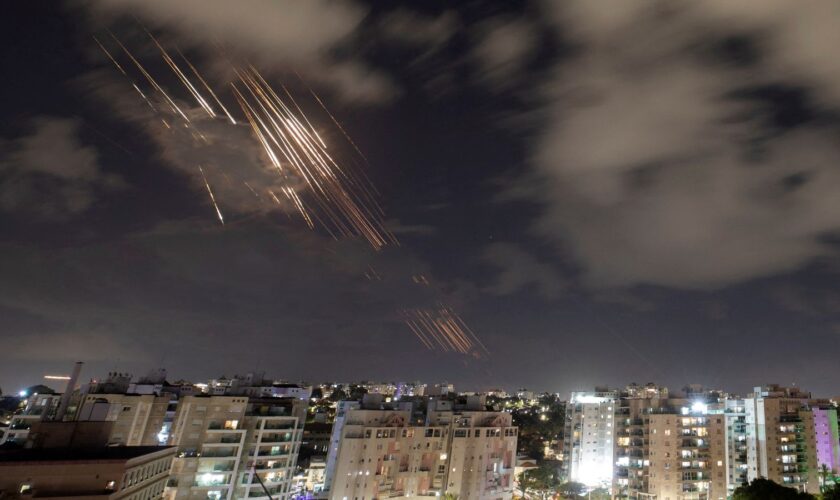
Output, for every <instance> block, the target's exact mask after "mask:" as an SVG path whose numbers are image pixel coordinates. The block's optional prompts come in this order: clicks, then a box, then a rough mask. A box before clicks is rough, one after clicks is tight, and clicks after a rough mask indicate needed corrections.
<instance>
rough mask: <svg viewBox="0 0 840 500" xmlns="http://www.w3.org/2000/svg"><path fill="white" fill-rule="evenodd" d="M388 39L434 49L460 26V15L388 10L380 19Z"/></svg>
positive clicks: (451, 12) (445, 12)
mask: <svg viewBox="0 0 840 500" xmlns="http://www.w3.org/2000/svg"><path fill="white" fill-rule="evenodd" d="M379 24H380V27H381V30H382V33H383V35H384V36H385V38H386V39H387V40H393V41H395V42H398V43H402V44H407V45H412V46H416V47H421V48H425V49H427V50H430V51H434V50H436V49H438V48H440V47H441V46H442V45H443V44H445V43H446V42H448V41H449V39H450V38H452V36H453V35H455V33H456V31H457V30H458V28H459V27H460V26H459V25H460V22H459V19H458V15H457V14H456V13H455V12H453V11H444V12H442V13H441V14H440V15H438V16H436V17H431V16H425V15H423V14H420V13H418V12H414V11H411V10H408V9H396V10H393V11H391V12H388V13H387V14H385V15H384V16H382V17H381V18H380V20H379Z"/></svg>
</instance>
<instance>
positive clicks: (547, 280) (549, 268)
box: [482, 243, 568, 299]
mask: <svg viewBox="0 0 840 500" xmlns="http://www.w3.org/2000/svg"><path fill="white" fill-rule="evenodd" d="M482 258H483V260H484V261H485V262H486V263H487V264H488V265H490V266H491V267H492V268H494V271H495V272H496V273H497V274H496V276H495V278H494V280H493V282H492V284H490V285H489V286H487V287H486V288H485V290H486V291H488V292H490V293H493V294H497V295H510V294H513V293H516V292H519V291H522V290H523V289H527V288H530V287H533V288H534V289H535V290H536V291H537V293H539V294H540V295H541V296H542V297H543V298H546V299H556V298H557V297H558V296H559V295H560V294H561V293H562V292H563V291H564V290H565V289H566V287H567V285H568V283H567V281H568V280H566V279H565V278H564V277H563V276H562V274H561V273H560V271H559V270H558V269H557V268H556V267H555V266H554V265H553V264H551V263H549V262H543V261H540V260H539V259H537V258H536V257H534V256H533V255H531V254H530V253H528V251H527V250H525V249H524V248H522V247H521V246H520V245H517V244H515V243H493V244H492V245H490V246H488V247H487V248H486V249H485V251H484V255H483V256H482Z"/></svg>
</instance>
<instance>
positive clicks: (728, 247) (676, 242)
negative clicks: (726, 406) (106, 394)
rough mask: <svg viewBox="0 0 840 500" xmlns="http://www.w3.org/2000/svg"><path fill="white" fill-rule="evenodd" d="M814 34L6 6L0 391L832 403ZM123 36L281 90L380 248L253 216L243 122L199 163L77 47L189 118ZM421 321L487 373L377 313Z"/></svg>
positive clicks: (826, 128)
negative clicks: (696, 390) (800, 393)
mask: <svg viewBox="0 0 840 500" xmlns="http://www.w3.org/2000/svg"><path fill="white" fill-rule="evenodd" d="M838 23H840V4H838V3H837V2H835V1H833V0H825V1H816V2H813V3H809V5H808V8H801V7H800V5H799V4H798V3H796V2H788V1H784V0H762V1H743V2H730V1H728V0H702V1H694V2H682V1H668V2H665V1H663V2H656V1H654V2H623V1H609V2H589V1H585V0H573V1H568V2H475V1H469V2H463V3H460V5H456V3H453V2H404V3H391V2H373V1H371V2H364V1H362V0H353V1H350V0H344V1H335V0H334V1H328V0H310V1H307V2H292V1H289V2H286V1H269V0H261V1H257V0H254V1H252V2H224V1H221V0H211V1H208V0H179V1H177V2H167V1H163V0H154V1H149V0H111V1H102V2H99V1H90V2H66V3H60V2H25V1H19V2H13V3H11V4H8V5H6V6H5V9H4V14H3V15H2V16H0V36H2V37H3V44H2V49H0V62H2V68H3V78H2V80H0V82H2V83H0V85H2V93H0V96H2V100H0V102H2V108H0V110H2V118H3V119H2V120H0V340H2V345H3V348H2V350H0V387H2V389H3V390H4V391H5V392H7V393H10V392H14V391H17V390H18V389H20V388H21V387H25V386H27V385H32V384H35V383H40V382H42V381H43V380H42V378H41V377H42V376H43V375H44V374H46V373H54V374H63V373H66V372H69V371H70V369H71V364H72V362H74V361H77V360H82V361H85V362H86V363H87V364H86V367H85V371H84V373H83V376H84V377H96V376H102V375H104V374H105V373H106V372H108V371H111V370H120V371H128V372H131V373H134V374H138V375H139V374H143V373H145V372H147V371H150V370H152V369H155V368H158V367H165V368H166V369H168V371H169V373H170V378H171V379H177V378H186V379H193V380H196V381H198V380H203V379H207V378H210V377H216V376H220V375H223V374H224V375H227V376H231V375H233V374H235V373H245V372H248V371H255V370H259V371H265V372H266V373H267V374H269V375H271V376H274V377H277V378H284V379H287V380H308V381H322V380H341V381H356V380H364V379H373V380H423V381H426V382H438V381H444V380H446V381H450V382H453V383H455V384H456V386H457V387H459V388H463V389H489V388H493V387H504V388H508V389H514V388H518V387H528V388H531V389H535V390H540V391H542V390H545V391H559V392H568V391H571V390H575V389H588V388H591V387H592V386H594V385H596V384H599V385H624V384H626V383H629V382H633V381H635V382H638V383H646V382H650V381H652V382H657V383H661V384H665V385H668V386H670V387H672V388H674V389H677V388H679V387H682V386H683V385H685V384H689V383H699V384H703V385H705V386H707V387H712V388H722V389H725V390H729V391H733V392H746V391H747V390H748V389H749V388H751V387H753V386H756V385H762V384H766V383H781V384H796V385H797V386H801V387H803V388H806V389H809V390H811V391H813V392H814V393H815V394H818V395H824V396H834V395H836V394H838V393H840V389H838V387H837V384H836V382H837V380H838V376H840V363H838V359H839V358H840V356H838V355H839V354H840V348H838V346H840V286H838V277H840V252H838V250H839V249H838V241H840V240H838V230H840V58H838V57H837V56H836V50H837V47H840V29H837V26H838ZM143 26H145V27H147V28H148V29H149V30H150V31H151V32H152V33H154V34H155V36H157V37H158V38H159V40H160V41H161V43H162V45H164V46H165V47H167V48H168V49H170V50H175V48H176V47H177V48H179V49H180V50H182V51H184V53H185V55H187V56H188V57H189V58H190V60H191V61H193V62H194V64H195V65H196V66H197V67H199V68H200V69H201V71H202V72H203V73H204V75H205V76H206V77H207V79H208V80H209V81H210V82H212V86H214V87H215V88H216V90H218V91H219V93H220V98H221V99H222V101H223V102H224V103H225V104H226V105H227V106H230V108H231V109H232V110H235V109H236V101H235V100H234V98H233V97H232V95H231V93H230V92H229V91H227V90H225V89H226V88H228V87H227V83H228V82H229V80H230V78H231V71H230V69H229V66H230V62H229V61H231V60H232V61H236V62H237V63H238V64H245V63H252V64H253V65H254V66H255V67H257V68H259V70H260V71H261V72H262V73H263V75H264V76H265V77H266V80H268V81H269V83H270V84H271V85H273V86H275V87H277V88H279V86H280V85H281V84H282V85H286V86H287V87H288V89H289V91H290V92H291V93H292V94H293V95H294V96H295V98H296V99H297V100H298V102H299V103H300V105H301V107H302V108H303V110H304V112H305V113H306V115H307V117H308V118H309V119H310V120H312V122H313V126H314V128H316V129H318V130H319V131H320V133H321V134H323V136H324V139H325V141H326V142H327V143H328V144H329V148H330V151H331V152H332V154H334V155H335V157H336V158H337V159H338V160H339V162H340V163H342V164H348V165H355V166H354V168H357V167H358V168H361V169H363V170H364V172H365V173H366V174H367V176H368V177H369V178H370V180H371V182H372V183H373V185H375V186H376V188H377V189H378V191H379V203H380V205H381V206H382V208H383V209H384V211H385V213H386V221H387V222H386V223H387V226H388V228H389V229H390V230H391V231H393V233H394V234H395V235H396V237H397V238H398V239H399V241H400V245H399V246H398V247H396V246H393V245H391V246H388V247H386V248H384V249H383V250H381V251H378V252H377V251H374V250H373V249H371V248H370V246H369V245H367V244H366V243H365V242H364V241H362V240H360V239H358V238H355V239H354V238H339V239H338V240H335V239H333V238H331V237H330V235H329V234H328V233H327V232H326V231H324V230H323V229H322V228H316V229H315V230H310V229H309V228H307V227H306V225H305V224H304V223H303V222H302V221H301V220H300V218H295V217H289V216H287V215H286V214H285V213H284V212H283V211H281V210H277V209H272V208H267V207H266V206H265V205H255V202H253V200H251V199H250V198H247V196H248V195H247V193H246V192H245V191H243V190H242V189H241V184H242V183H241V182H239V181H241V180H243V179H245V178H246V177H245V176H246V175H247V174H246V173H247V172H252V171H259V169H261V168H263V167H262V164H263V163H264V162H265V158H264V157H262V156H260V155H259V154H257V153H253V151H255V150H254V148H255V147H256V146H255V142H254V138H253V136H252V135H251V132H250V130H249V129H248V128H247V126H246V125H240V126H224V127H223V126H222V124H220V123H218V122H212V123H211V122H208V123H207V125H206V127H207V130H208V133H212V134H214V137H215V138H216V142H215V143H214V145H213V146H212V147H206V148H198V147H196V146H195V144H194V143H193V141H190V140H186V139H185V137H186V136H185V135H183V134H182V135H177V134H175V133H168V132H166V131H165V130H164V129H163V128H162V126H161V123H160V118H159V117H157V118H154V117H153V118H150V113H149V112H148V111H146V110H145V109H144V108H143V106H144V105H145V104H144V102H143V101H142V100H141V99H140V98H139V97H138V95H137V93H136V92H135V91H134V90H133V89H132V88H131V86H130V83H129V82H128V80H127V79H125V78H123V77H122V75H120V73H119V72H118V71H117V70H116V69H115V67H114V66H113V65H112V64H111V63H110V61H108V60H107V59H106V57H105V56H104V55H103V53H102V52H101V51H100V50H99V48H98V47H97V45H96V42H95V41H94V38H93V37H94V36H96V37H97V38H98V39H100V40H103V41H104V42H107V43H108V47H109V48H110V49H112V50H113V49H115V47H116V45H115V43H114V42H113V40H112V39H111V38H109V36H110V35H109V34H108V32H109V30H110V31H111V32H113V33H114V34H115V35H116V36H117V37H119V38H120V39H121V40H123V41H124V42H125V43H126V45H127V46H130V48H131V50H132V51H134V52H135V53H136V54H137V56H138V59H140V60H141V61H142V62H143V64H148V66H149V69H150V71H151V72H152V73H154V75H155V77H156V78H159V80H160V83H161V85H162V86H163V87H164V88H165V89H166V90H167V91H168V92H171V94H172V95H173V97H174V98H175V99H176V100H177V102H179V103H181V104H182V105H183V106H185V107H195V102H194V101H191V100H190V96H189V94H188V93H187V92H186V91H185V89H184V87H183V86H182V85H181V84H180V83H179V82H178V81H177V80H176V79H175V77H174V76H173V74H172V72H171V71H169V70H168V68H166V67H165V66H164V65H163V63H162V62H161V59H160V55H159V52H156V50H157V49H155V47H154V46H153V44H152V43H151V42H150V39H149V37H148V36H147V35H146V34H145V33H144V32H143V29H142V27H143ZM120 61H121V63H122V64H124V65H126V69H134V68H131V67H129V66H128V64H130V62H128V60H127V59H125V56H124V55H123V56H122V59H120ZM298 75H299V76H298ZM132 77H133V78H134V80H135V81H136V82H137V83H138V85H140V84H142V85H146V86H145V87H143V89H144V91H146V92H148V93H149V95H150V97H152V98H153V99H158V100H159V99H160V97H159V96H157V95H155V94H154V92H153V90H152V89H150V88H148V85H147V84H146V82H145V81H144V80H142V79H141V78H140V77H138V74H137V72H136V71H135V72H134V73H132ZM308 86H311V88H312V89H313V90H315V92H316V93H317V94H318V95H319V96H320V97H321V98H322V99H323V101H324V103H325V104H326V105H327V107H328V108H329V110H330V111H331V112H332V113H333V115H334V116H335V118H336V119H337V120H338V121H339V122H340V123H341V124H342V125H343V127H344V129H345V130H346V132H347V133H348V134H349V136H350V137H352V140H353V141H354V142H355V143H356V144H357V145H358V147H359V149H360V150H361V151H362V152H363V153H364V155H365V156H366V158H367V165H365V163H364V161H363V160H362V159H361V157H360V156H359V155H358V154H357V153H356V152H355V151H354V149H353V148H352V147H351V145H350V143H349V142H347V141H346V139H344V136H343V135H342V134H341V132H340V131H339V130H338V129H337V127H336V126H335V125H334V124H333V122H332V121H331V119H330V117H329V115H327V114H326V113H325V112H324V111H323V110H322V109H321V108H320V106H319V105H318V104H317V102H316V101H315V100H314V99H313V98H312V96H311V94H310V93H309V90H308ZM156 102H157V101H156ZM158 104H161V103H160V102H158ZM241 114H242V113H241V112H239V113H238V115H239V116H241ZM199 163H202V164H204V165H205V166H207V169H208V172H209V182H210V184H211V185H214V186H215V188H216V197H217V200H218V203H219V207H220V210H221V211H222V212H223V213H224V216H225V224H224V225H222V224H220V222H219V221H218V220H217V218H216V213H215V210H214V208H213V206H212V204H211V202H210V199H209V197H208V193H207V191H206V189H205V185H204V183H203V180H202V178H201V177H200V175H199V171H198V170H197V168H196V167H197V165H198V164H199ZM253 182H257V183H259V182H260V179H257V180H255V181H253ZM257 187H258V188H259V186H257ZM243 193H245V194H243ZM246 198H247V199H248V200H250V201H246ZM370 268H373V269H375V271H376V273H377V275H378V276H379V277H380V278H381V280H380V279H374V280H371V279H368V278H366V277H365V274H366V272H368V270H369V269H370ZM420 274H422V275H423V276H426V277H428V280H429V281H430V286H428V287H426V286H421V285H418V284H416V283H414V282H413V281H412V276H416V275H420ZM437 303H442V304H446V305H447V306H449V307H451V308H452V309H453V310H456V311H457V312H458V313H459V314H460V316H461V317H462V318H463V319H464V321H465V322H466V323H467V324H468V325H469V326H470V327H471V328H472V329H473V330H474V331H475V333H476V335H477V336H478V338H479V339H480V340H481V341H482V342H483V343H484V344H485V345H486V347H487V349H488V350H489V351H490V353H491V354H490V355H489V356H483V357H480V358H476V357H474V356H470V355H464V354H459V353H452V352H450V353H445V352H441V350H440V349H438V350H428V349H426V348H425V347H424V346H423V344H421V343H420V341H419V340H418V339H417V338H416V337H415V336H414V335H413V334H412V332H411V331H410V330H409V329H408V328H407V327H406V326H405V325H404V324H403V323H402V317H401V316H400V314H399V313H398V311H401V310H403V309H407V308H418V307H429V306H430V305H433V304H437Z"/></svg>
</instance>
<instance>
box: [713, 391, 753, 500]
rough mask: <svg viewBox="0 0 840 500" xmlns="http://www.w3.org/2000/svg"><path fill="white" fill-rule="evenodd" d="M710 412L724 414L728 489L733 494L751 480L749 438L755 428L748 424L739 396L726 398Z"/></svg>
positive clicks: (728, 493) (725, 462)
mask: <svg viewBox="0 0 840 500" xmlns="http://www.w3.org/2000/svg"><path fill="white" fill-rule="evenodd" d="M709 412H710V413H712V414H715V415H722V416H723V419H724V422H725V424H726V433H725V438H726V443H725V445H726V458H725V460H724V465H725V467H726V472H725V473H726V489H727V495H731V494H732V493H733V492H734V491H735V490H736V489H737V488H738V487H740V486H743V485H745V484H747V483H748V482H749V477H748V474H747V469H748V468H749V464H748V462H747V438H748V436H750V435H752V434H753V433H754V429H752V428H751V427H750V426H748V425H747V414H746V409H745V407H744V400H743V399H739V398H731V399H726V400H724V401H723V402H722V406H720V405H718V406H717V407H716V408H714V409H711V408H710V411H709Z"/></svg>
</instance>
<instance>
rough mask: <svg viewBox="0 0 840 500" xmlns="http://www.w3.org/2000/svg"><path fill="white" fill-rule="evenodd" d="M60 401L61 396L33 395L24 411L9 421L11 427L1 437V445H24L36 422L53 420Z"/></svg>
mask: <svg viewBox="0 0 840 500" xmlns="http://www.w3.org/2000/svg"><path fill="white" fill-rule="evenodd" d="M60 400H61V394H32V395H30V396H29V397H27V398H26V403H25V406H24V408H23V411H21V412H20V413H16V414H15V415H13V416H12V418H11V419H9V427H8V428H7V429H6V432H5V433H4V434H3V435H2V436H0V444H4V443H6V442H9V443H15V444H18V445H23V444H24V443H25V442H26V440H27V439H28V438H29V431H30V429H31V428H32V426H33V425H34V424H35V423H36V422H41V421H44V420H50V419H51V418H53V416H54V415H55V413H56V411H57V409H58V405H59V402H60Z"/></svg>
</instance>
